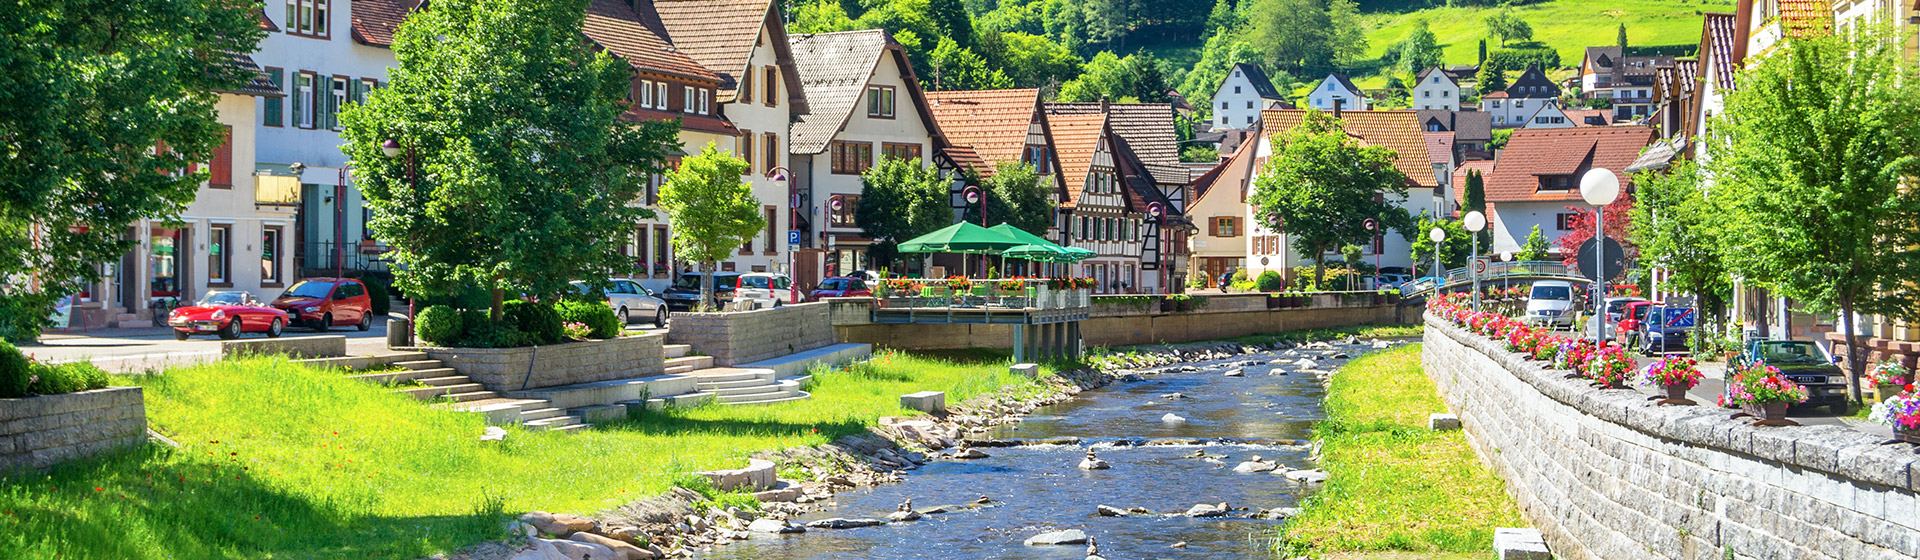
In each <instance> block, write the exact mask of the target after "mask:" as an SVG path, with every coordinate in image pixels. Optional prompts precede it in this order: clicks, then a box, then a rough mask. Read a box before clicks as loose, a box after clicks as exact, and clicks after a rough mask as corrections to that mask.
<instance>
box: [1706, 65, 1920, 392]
mask: <svg viewBox="0 0 1920 560" xmlns="http://www.w3.org/2000/svg"><path fill="white" fill-rule="evenodd" d="M1901 44H1902V43H1901V41H1900V40H1898V39H1897V38H1896V37H1895V36H1894V35H1893V34H1892V33H1890V32H1889V31H1887V30H1885V29H1866V30H1863V29H1855V30H1852V31H1849V32H1846V33H1845V34H1843V35H1838V36H1831V37H1813V38H1801V39H1794V40H1790V41H1788V42H1787V44H1786V46H1785V47H1784V48H1782V49H1779V50H1776V51H1775V52H1774V53H1773V54H1772V55H1770V56H1768V57H1766V58H1764V59H1762V60H1761V61H1760V62H1759V64H1758V65H1756V66H1754V67H1751V68H1749V69H1748V70H1747V71H1745V72H1743V73H1742V74H1741V76H1740V88H1739V89H1738V90H1735V91H1734V92H1732V93H1730V94H1729V95H1728V97H1727V100H1726V109H1725V110H1724V111H1722V112H1721V113H1720V114H1719V115H1718V116H1717V117H1716V118H1714V119H1713V121H1712V127H1713V129H1714V131H1715V134H1712V135H1710V136H1708V137H1707V138H1705V139H1704V142H1703V143H1704V147H1705V148H1706V150H1707V154H1709V155H1710V156H1711V158H1710V159H1707V158H1703V159H1706V160H1707V176H1709V177H1712V178H1713V180H1714V182H1715V184H1714V186H1713V188H1712V189H1711V190H1710V191H1709V192H1710V193H1711V196H1712V200H1713V204H1714V205H1716V206H1719V207H1720V208H1723V209H1724V210H1723V213H1722V216H1723V219H1721V220H1720V224H1721V228H1722V229H1721V230H1720V233H1721V235H1722V237H1721V238H1722V239H1723V241H1722V246H1723V247H1725V248H1726V251H1725V253H1724V254H1725V256H1726V257H1727V263H1728V268H1729V269H1731V270H1732V271H1733V272H1735V273H1737V274H1739V275H1740V276H1741V277H1743V278H1747V279H1749V280H1750V281H1752V282H1754V283H1756V284H1759V285H1761V286H1765V287H1767V288H1769V289H1770V290H1772V291H1774V292H1776V293H1779V294H1781V295H1784V296H1787V297H1790V298H1793V299H1794V300H1795V301H1796V302H1798V303H1799V304H1800V305H1802V306H1804V307H1805V308H1806V309H1808V310H1811V311H1814V312H1827V311H1834V310H1838V311H1839V312H1840V316H1841V320H1842V321H1843V322H1844V329H1843V330H1844V331H1845V332H1846V339H1847V366H1848V369H1849V370H1850V372H1849V373H1850V374H1851V375H1852V378H1853V381H1854V383H1853V387H1854V393H1853V397H1854V398H1855V399H1858V398H1860V393H1859V387H1860V384H1859V381H1860V376H1861V374H1862V373H1863V372H1864V371H1865V369H1866V365H1867V355H1866V352H1865V349H1864V348H1863V347H1862V345H1861V344H1860V343H1859V340H1858V335H1857V334H1856V333H1858V332H1859V331H1860V329H1859V325H1858V324H1857V321H1858V319H1857V316H1856V314H1859V313H1868V314H1877V315H1882V316H1885V317H1889V318H1894V319H1904V320H1907V321H1914V320H1920V311H1917V310H1920V291H1916V285H1915V284H1914V283H1913V279H1915V278H1920V192H1916V191H1915V190H1914V189H1912V188H1911V185H1909V184H1907V183H1908V182H1909V180H1908V178H1909V177H1914V176H1916V175H1917V174H1920V76H1916V75H1915V73H1914V71H1913V69H1912V68H1911V67H1909V66H1908V65H1906V64H1905V63H1904V62H1902V54H1901Z"/></svg>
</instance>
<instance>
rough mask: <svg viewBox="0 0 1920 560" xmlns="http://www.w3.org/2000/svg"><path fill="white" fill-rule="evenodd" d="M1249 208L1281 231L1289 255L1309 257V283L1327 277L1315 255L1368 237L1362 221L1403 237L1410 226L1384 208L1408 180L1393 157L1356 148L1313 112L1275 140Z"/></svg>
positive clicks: (1337, 125)
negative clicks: (1291, 249)
mask: <svg viewBox="0 0 1920 560" xmlns="http://www.w3.org/2000/svg"><path fill="white" fill-rule="evenodd" d="M1280 138H1282V140H1281V144H1280V145H1278V146H1275V147H1274V155H1273V158H1272V159H1271V160H1269V163H1268V165H1267V167H1266V170H1265V171H1264V172H1262V173H1261V174H1260V177H1259V179H1257V180H1256V181H1255V183H1254V194H1253V196H1252V197H1251V198H1250V199H1249V200H1248V202H1250V203H1252V204H1253V206H1254V208H1256V209H1257V210H1256V212H1257V213H1256V215H1258V216H1272V217H1276V218H1279V222H1277V223H1268V224H1267V226H1268V227H1270V228H1273V229H1276V230H1279V231H1284V232H1286V234H1287V237H1288V238H1289V239H1290V240H1291V243H1292V245H1293V247H1294V249H1295V250H1297V251H1299V252H1300V253H1302V254H1306V255H1311V256H1312V257H1313V266H1314V271H1313V277H1314V278H1321V277H1323V276H1324V275H1325V273H1326V263H1325V262H1323V261H1322V259H1323V257H1322V255H1324V254H1326V253H1327V252H1328V251H1332V250H1334V249H1338V248H1339V247H1340V246H1341V245H1346V244H1349V243H1364V242H1366V240H1368V239H1369V238H1371V237H1372V235H1373V232H1370V231H1367V229H1366V221H1367V220H1368V219H1370V218H1372V219H1379V220H1381V221H1384V222H1386V223H1387V224H1388V225H1394V226H1396V227H1395V229H1398V230H1400V232H1401V235H1402V236H1405V235H1407V234H1408V233H1409V232H1408V229H1409V226H1411V223H1410V222H1411V221H1412V219H1411V218H1410V217H1408V216H1407V212H1406V210H1404V209H1401V208H1400V207H1399V206H1396V205H1394V204H1393V203H1392V202H1388V201H1390V200H1395V199H1399V198H1404V197H1406V194H1407V177H1406V175H1402V174H1401V173H1400V171H1399V170H1397V169H1394V167H1393V160H1394V159H1396V158H1398V157H1399V154H1398V153H1396V152H1394V151H1393V150H1391V149H1388V148H1385V147H1381V146H1368V145H1362V144H1361V143H1360V142H1359V141H1358V140H1355V139H1354V138H1353V137H1352V136H1349V135H1348V134H1347V132H1346V129H1345V128H1344V125H1343V124H1342V123H1341V122H1340V121H1339V120H1338V119H1335V118H1333V117H1332V116H1331V115H1328V114H1326V113H1323V112H1320V111H1311V112H1308V113H1307V116H1306V119H1305V120H1303V121H1302V122H1301V123H1300V125H1299V126H1295V127H1294V128H1293V129H1292V130H1289V131H1287V132H1286V133H1285V135H1284V136H1281V137H1280Z"/></svg>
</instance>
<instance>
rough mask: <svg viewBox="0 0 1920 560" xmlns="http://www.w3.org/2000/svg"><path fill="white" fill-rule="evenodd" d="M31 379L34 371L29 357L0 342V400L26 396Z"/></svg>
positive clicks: (2, 341)
mask: <svg viewBox="0 0 1920 560" xmlns="http://www.w3.org/2000/svg"><path fill="white" fill-rule="evenodd" d="M31 379H33V369H32V367H31V365H30V364H29V363H28V362H27V355H26V354H21V353H20V349H18V348H14V347H13V345H12V344H8V343H7V342H6V341H4V340H0V399H7V398H13V397H22V396H26V394H27V385H29V384H31V383H32V381H31Z"/></svg>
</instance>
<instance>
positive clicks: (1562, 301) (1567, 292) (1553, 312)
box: [1523, 282, 1573, 328]
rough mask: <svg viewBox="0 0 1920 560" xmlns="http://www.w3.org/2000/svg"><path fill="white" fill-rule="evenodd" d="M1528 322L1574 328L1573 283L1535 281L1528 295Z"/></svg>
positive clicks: (1525, 319)
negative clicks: (1531, 291)
mask: <svg viewBox="0 0 1920 560" xmlns="http://www.w3.org/2000/svg"><path fill="white" fill-rule="evenodd" d="M1523 320H1524V321H1525V322H1526V323H1527V324H1530V325H1532V324H1541V325H1548V326H1552V327H1555V328H1559V327H1567V328H1573V284H1569V283H1566V282H1535V283H1534V284H1533V293H1532V294H1530V295H1528V296H1527V316H1526V317H1524V318H1523Z"/></svg>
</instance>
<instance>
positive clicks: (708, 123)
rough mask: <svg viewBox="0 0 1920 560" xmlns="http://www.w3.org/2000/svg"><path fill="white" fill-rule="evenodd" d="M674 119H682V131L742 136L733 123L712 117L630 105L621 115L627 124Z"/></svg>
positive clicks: (690, 147) (621, 118)
mask: <svg viewBox="0 0 1920 560" xmlns="http://www.w3.org/2000/svg"><path fill="white" fill-rule="evenodd" d="M673 119H680V129H681V130H692V131H697V132H711V133H714V134H721V135H725V136H739V135H740V129H739V128H735V127H734V126H733V123H732V122H731V121H728V120H727V119H725V118H721V117H716V116H711V115H694V114H688V113H679V112H674V111H656V110H653V109H641V108H640V106H639V105H629V106H627V112H625V113H621V114H620V120H623V121H627V122H647V121H670V120H673ZM682 149H693V150H699V149H700V147H699V146H682Z"/></svg>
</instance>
